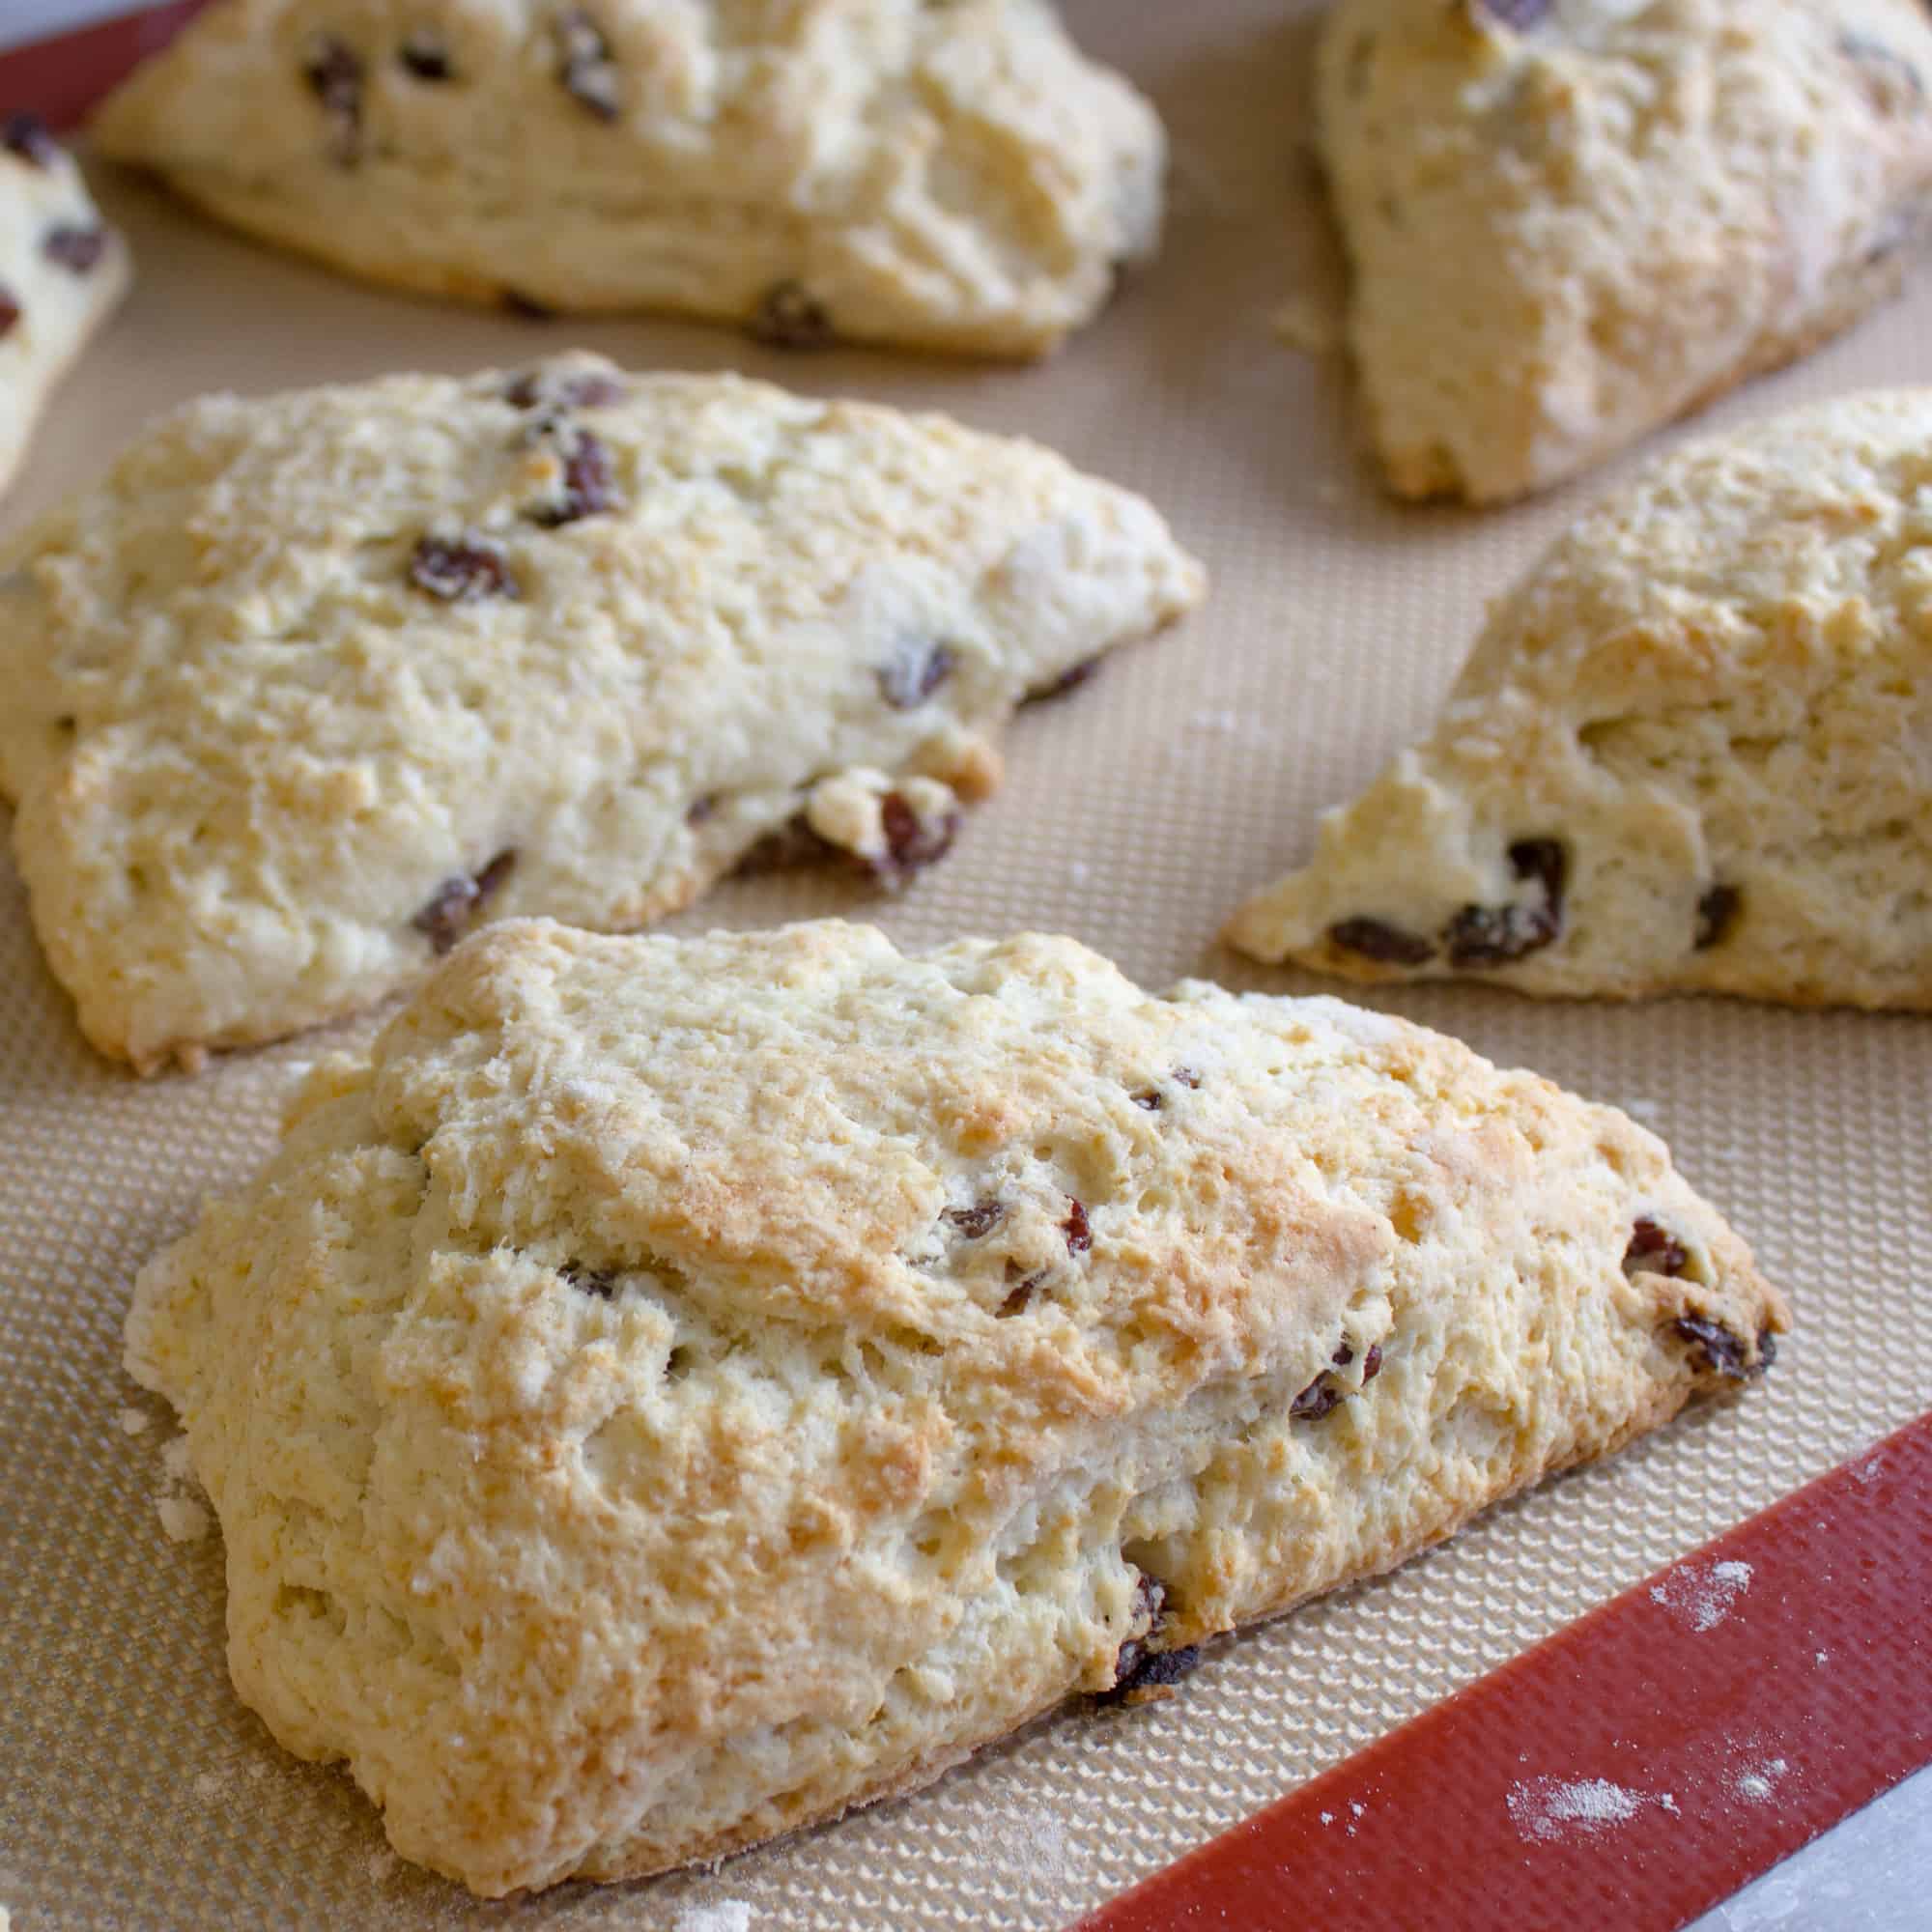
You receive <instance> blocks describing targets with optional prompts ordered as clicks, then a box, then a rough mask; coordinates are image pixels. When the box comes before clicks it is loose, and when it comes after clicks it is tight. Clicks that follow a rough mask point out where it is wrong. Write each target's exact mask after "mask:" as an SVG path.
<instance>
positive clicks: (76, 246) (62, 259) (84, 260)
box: [41, 221, 107, 275]
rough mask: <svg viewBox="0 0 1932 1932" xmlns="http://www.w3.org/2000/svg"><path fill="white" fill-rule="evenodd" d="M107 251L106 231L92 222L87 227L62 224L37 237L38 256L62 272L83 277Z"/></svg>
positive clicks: (97, 223)
mask: <svg viewBox="0 0 1932 1932" xmlns="http://www.w3.org/2000/svg"><path fill="white" fill-rule="evenodd" d="M106 252H107V231H106V229H104V228H103V227H101V226H100V224H99V222H96V223H95V224H94V225H93V226H92V227H91V228H82V227H77V226H75V225H74V224H73V223H71V222H65V221H64V222H62V223H61V224H60V225H59V226H58V227H55V228H49V229H48V230H47V232H46V233H45V234H44V235H43V236H42V238H41V253H42V254H43V255H44V256H45V257H46V258H47V260H48V261H50V262H58V263H59V264H60V265H61V267H62V268H63V269H71V270H73V272H74V273H75V274H76V275H84V274H86V273H87V272H88V270H90V269H92V268H93V267H94V266H95V264H96V263H97V262H99V260H100V258H101V256H103V255H104V254H106Z"/></svg>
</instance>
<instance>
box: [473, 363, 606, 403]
mask: <svg viewBox="0 0 1932 1932" xmlns="http://www.w3.org/2000/svg"><path fill="white" fill-rule="evenodd" d="M503 400H504V401H505V402H506V403H512V404H514V405H515V406H516V407H517V408H518V409H520V410H533V409H535V408H537V407H538V405H539V404H542V405H544V406H545V407H547V408H550V409H556V410H601V409H605V408H608V407H609V406H610V405H611V404H612V403H621V402H622V401H623V400H624V385H623V384H621V383H618V382H614V381H612V379H611V377H609V376H600V375H599V374H598V373H597V372H596V371H595V370H594V369H592V370H586V371H585V372H584V373H583V374H582V375H579V376H563V377H559V378H556V379H554V380H553V379H552V378H551V377H550V376H548V375H547V374H546V373H545V372H544V371H543V370H541V369H526V370H525V371H524V373H523V374H522V375H521V376H519V377H517V378H516V379H515V381H513V382H512V383H511V384H510V386H509V387H508V388H507V389H505V390H504V391H503Z"/></svg>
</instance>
